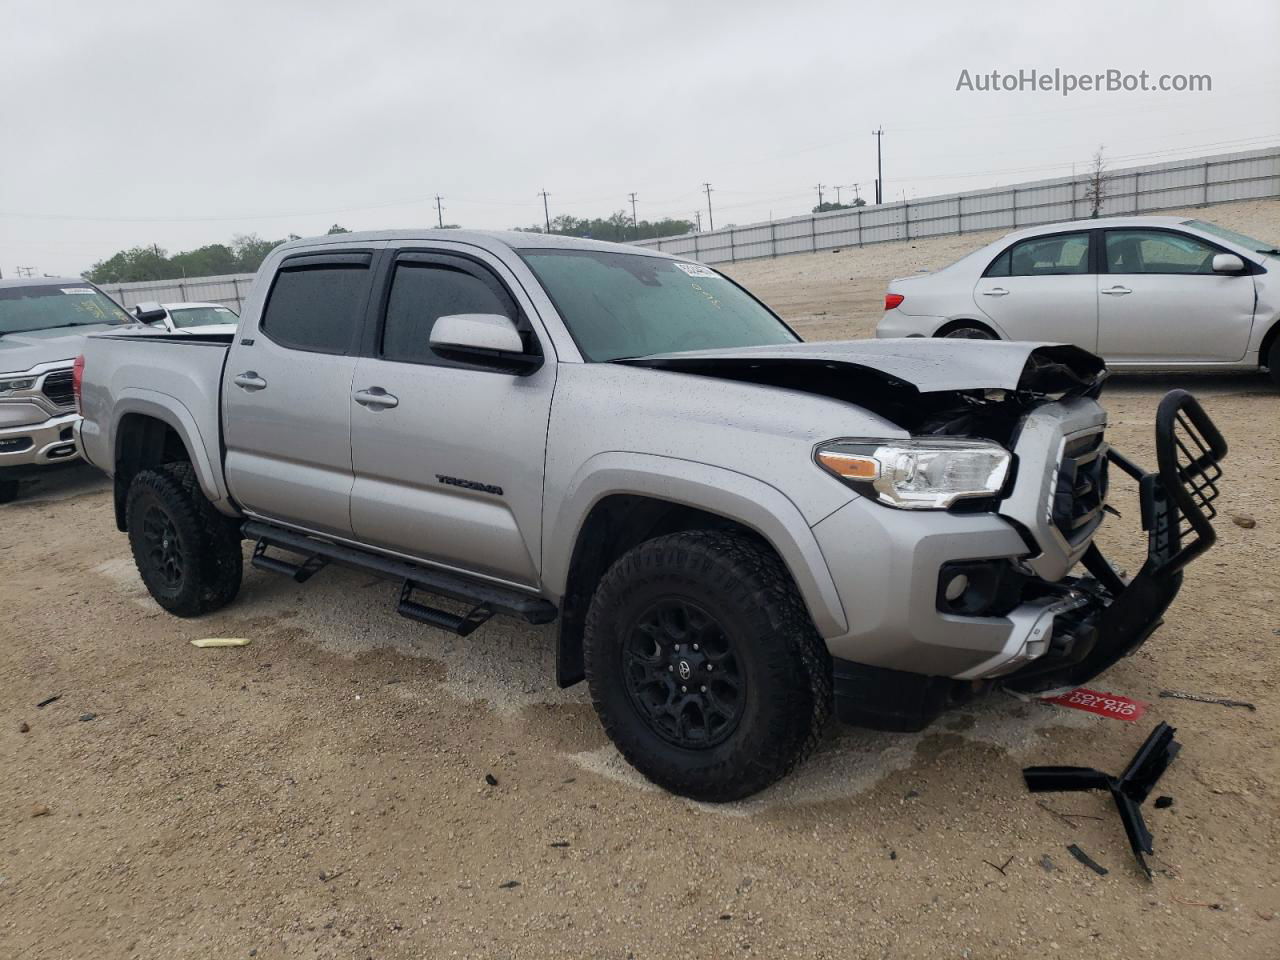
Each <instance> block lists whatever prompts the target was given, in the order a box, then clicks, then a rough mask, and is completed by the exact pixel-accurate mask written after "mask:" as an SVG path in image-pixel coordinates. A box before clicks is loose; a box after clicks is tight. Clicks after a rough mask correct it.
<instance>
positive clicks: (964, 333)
mask: <svg viewBox="0 0 1280 960" xmlns="http://www.w3.org/2000/svg"><path fill="white" fill-rule="evenodd" d="M940 336H941V337H942V338H943V339H944V340H994V339H995V338H996V337H995V334H993V333H992V332H991V331H990V330H988V329H987V328H986V327H979V326H977V325H976V324H968V323H966V324H962V325H960V326H958V327H952V328H951V329H950V330H948V331H947V332H946V333H943V334H940Z"/></svg>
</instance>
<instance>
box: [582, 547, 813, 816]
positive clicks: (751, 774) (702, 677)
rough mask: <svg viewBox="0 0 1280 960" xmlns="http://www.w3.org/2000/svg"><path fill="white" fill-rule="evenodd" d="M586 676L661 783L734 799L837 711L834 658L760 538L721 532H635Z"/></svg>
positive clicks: (595, 623) (603, 713) (760, 784)
mask: <svg viewBox="0 0 1280 960" xmlns="http://www.w3.org/2000/svg"><path fill="white" fill-rule="evenodd" d="M584 656H585V661H586V674H587V680H588V683H589V685H590V688H591V698H592V701H593V703H594V705H595V709H596V712H597V713H598V714H599V716H600V720H601V722H602V723H603V725H604V729H605V731H606V733H608V735H609V738H610V739H611V740H612V741H613V743H614V744H615V745H616V746H617V748H618V750H619V751H621V753H622V755H623V756H624V757H626V759H627V760H628V762H630V763H631V764H632V766H634V767H635V768H636V769H637V770H639V771H640V772H641V773H642V774H644V775H645V776H646V777H648V778H649V779H650V780H652V781H653V782H654V783H656V784H658V785H659V786H662V787H664V788H666V789H667V790H670V791H672V792H673V793H678V794H681V795H682V796H686V797H691V798H693V799H696V800H706V801H714V802H721V801H729V800H739V799H741V798H743V797H747V796H750V795H751V794H753V793H756V792H758V791H760V790H762V789H764V788H765V787H767V786H768V785H769V784H771V783H773V782H774V781H776V780H778V779H780V778H781V777H783V776H785V775H786V774H787V773H788V772H789V771H790V770H791V769H792V768H793V767H794V766H795V765H796V764H798V763H799V762H800V761H801V760H802V759H803V758H804V757H805V756H806V755H807V754H808V752H809V751H810V750H811V749H812V748H813V746H814V745H815V744H816V743H817V740H818V737H819V736H820V735H821V732H822V729H823V726H824V725H825V723H826V720H827V717H828V716H829V715H830V711H831V661H830V657H829V656H828V654H827V651H826V647H825V645H824V644H823V642H822V638H821V637H819V636H818V633H817V630H816V629H815V628H814V626H813V622H812V620H811V619H810V618H809V614H808V611H807V610H806V608H805V606H804V602H803V601H802V600H801V599H800V596H799V594H798V593H797V591H796V588H795V585H794V583H792V580H791V577H790V575H789V574H788V573H787V570H786V568H785V567H784V566H783V564H782V562H781V561H780V560H779V559H778V557H777V556H776V555H775V554H774V553H773V551H771V550H770V549H769V548H768V547H767V546H766V545H764V544H762V543H760V542H758V541H756V540H753V539H752V538H750V537H748V536H745V535H742V534H738V533H732V532H725V531H709V530H706V531H691V532H686V533H676V534H671V535H668V536H664V537H659V538H657V539H654V540H650V541H647V542H645V543H642V544H640V545H639V546H637V547H635V548H634V549H632V550H630V551H628V552H627V553H626V554H624V555H623V556H622V557H621V558H620V559H618V561H617V562H615V563H614V565H613V566H612V567H611V568H610V569H609V571H608V572H607V573H606V574H605V576H604V577H603V578H602V579H601V581H600V584H599V586H598V587H597V589H596V592H595V596H594V597H593V598H592V601H591V606H590V608H589V610H588V612H587V622H586V631H585V637H584Z"/></svg>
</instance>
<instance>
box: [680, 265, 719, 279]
mask: <svg viewBox="0 0 1280 960" xmlns="http://www.w3.org/2000/svg"><path fill="white" fill-rule="evenodd" d="M676 269H677V270H683V271H684V272H685V273H687V274H688V275H689V276H691V277H714V276H715V275H716V272H715V271H714V270H712V269H711V268H710V267H704V266H703V265H702V264H700V263H679V262H677V263H676Z"/></svg>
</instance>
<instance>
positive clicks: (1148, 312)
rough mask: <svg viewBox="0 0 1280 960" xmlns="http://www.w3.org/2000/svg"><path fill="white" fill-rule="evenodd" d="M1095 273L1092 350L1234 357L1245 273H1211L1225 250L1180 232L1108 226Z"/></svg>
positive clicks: (1244, 331) (1248, 299)
mask: <svg viewBox="0 0 1280 960" xmlns="http://www.w3.org/2000/svg"><path fill="white" fill-rule="evenodd" d="M1103 247H1104V256H1103V258H1102V262H1103V272H1102V273H1100V274H1099V275H1098V311H1099V313H1098V353H1100V354H1101V355H1102V356H1103V357H1104V358H1106V359H1107V360H1117V361H1129V362H1135V363H1137V362H1148V363H1150V362H1154V363H1161V362H1165V363H1179V362H1195V361H1207V362H1215V361H1216V362H1226V361H1234V360H1241V359H1243V358H1244V354H1245V351H1246V350H1247V349H1248V346H1249V333H1250V330H1251V329H1252V327H1253V308H1254V289H1253V277H1252V275H1250V274H1248V273H1240V274H1223V273H1214V271H1213V257H1214V255H1215V254H1218V253H1226V252H1228V251H1226V250H1223V249H1222V248H1219V247H1216V246H1214V245H1213V244H1210V243H1209V242H1207V241H1205V240H1202V239H1201V238H1199V237H1195V236H1192V235H1190V234H1187V233H1183V232H1182V231H1180V230H1167V229H1129V230H1108V231H1106V239H1105V242H1104V245H1103Z"/></svg>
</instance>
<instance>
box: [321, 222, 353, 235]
mask: <svg viewBox="0 0 1280 960" xmlns="http://www.w3.org/2000/svg"><path fill="white" fill-rule="evenodd" d="M350 232H351V231H350V230H348V229H347V228H346V227H344V226H341V225H340V224H337V223H335V224H334V225H333V226H332V227H330V228H329V229H328V230H326V231H325V232H324V235H325V236H326V237H332V236H333V235H334V234H335V233H350Z"/></svg>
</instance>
